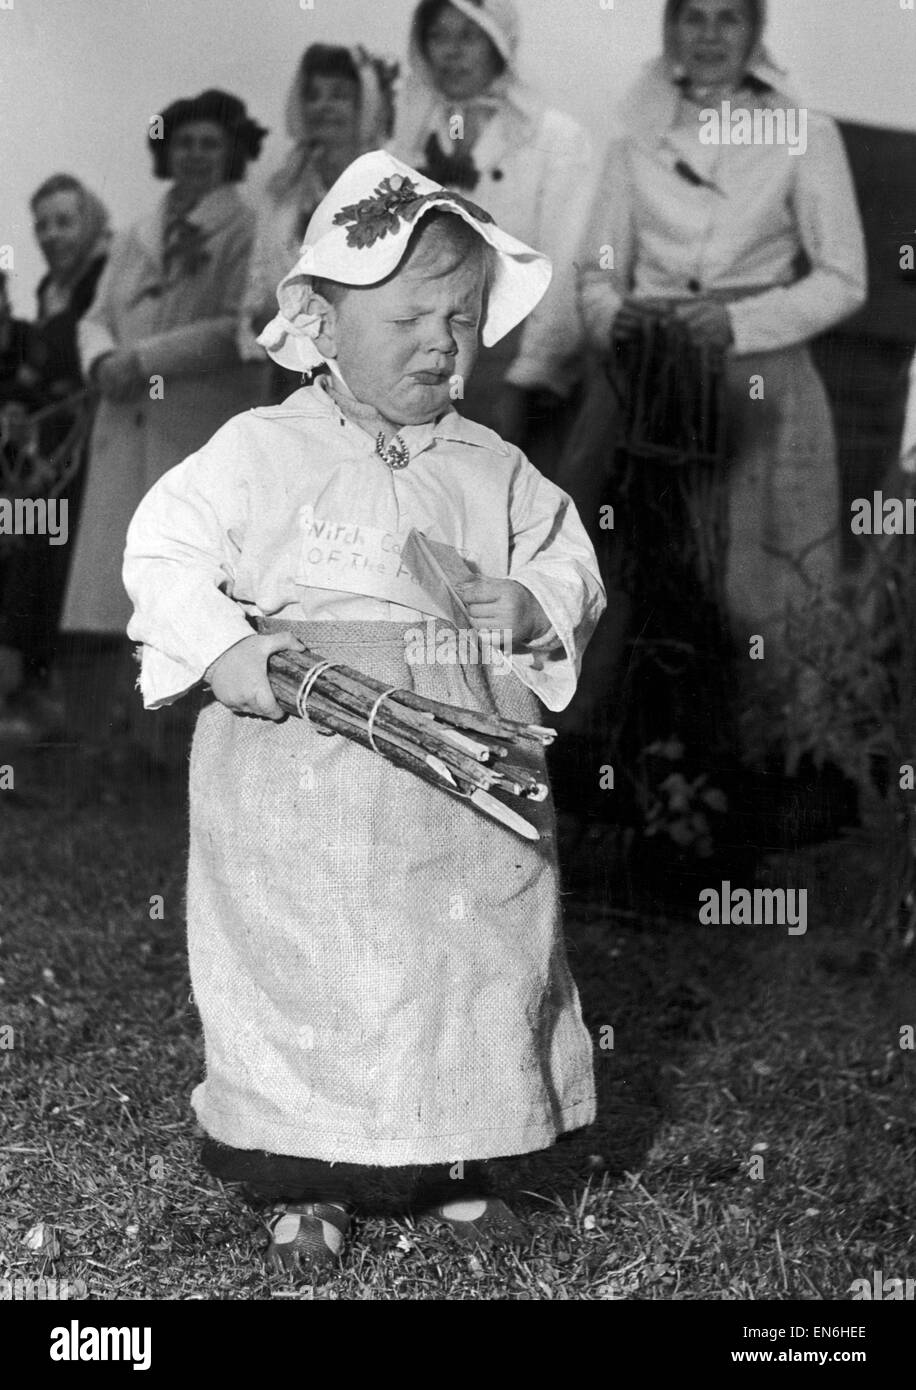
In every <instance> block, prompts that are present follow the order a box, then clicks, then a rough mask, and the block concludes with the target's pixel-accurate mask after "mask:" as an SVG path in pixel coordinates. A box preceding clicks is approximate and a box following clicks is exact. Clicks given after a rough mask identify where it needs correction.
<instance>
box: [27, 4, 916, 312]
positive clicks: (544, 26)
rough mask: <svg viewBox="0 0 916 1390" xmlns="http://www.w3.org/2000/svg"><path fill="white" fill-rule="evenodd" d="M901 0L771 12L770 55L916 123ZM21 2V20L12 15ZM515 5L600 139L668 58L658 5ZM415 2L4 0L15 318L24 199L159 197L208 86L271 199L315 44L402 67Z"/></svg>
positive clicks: (536, 59)
mask: <svg viewBox="0 0 916 1390" xmlns="http://www.w3.org/2000/svg"><path fill="white" fill-rule="evenodd" d="M901 3H902V0H771V6H770V10H771V21H770V28H769V39H770V43H771V47H772V49H773V50H774V52H775V54H776V55H777V57H778V58H779V60H780V61H781V62H782V63H783V65H784V66H786V67H788V68H789V69H790V71H791V74H792V76H793V78H794V83H795V87H796V89H797V90H798V91H800V92H801V93H802V95H803V97H804V99H805V100H806V101H807V102H809V103H810V104H811V105H812V106H816V107H820V108H822V109H824V110H826V111H829V112H830V113H831V114H833V115H836V116H845V117H848V118H851V119H855V120H860V121H865V122H868V123H872V124H876V125H892V126H898V127H904V128H909V129H916V12H914V11H912V10H904V9H902V8H901ZM10 4H12V8H11V9H10V8H8V6H9V5H10ZM605 4H607V0H520V10H521V14H522V24H523V49H522V68H523V71H524V73H525V75H526V76H527V77H528V78H529V80H530V81H531V82H533V83H535V84H536V85H537V86H538V87H539V88H540V90H541V91H542V92H543V93H544V94H545V95H546V96H547V97H548V98H549V99H550V100H551V101H552V103H553V104H554V105H557V106H559V107H561V108H563V109H565V110H567V111H570V112H571V113H572V114H573V115H575V116H577V117H578V118H579V119H580V120H582V121H583V122H584V123H585V124H586V125H587V126H588V127H589V129H590V130H592V131H593V133H594V134H595V136H596V138H597V140H598V141H599V142H600V143H604V141H605V140H606V138H607V137H608V136H609V135H610V134H611V133H612V131H613V109H614V106H615V104H616V102H617V100H618V99H619V97H620V95H621V94H622V92H623V90H624V88H625V87H626V86H627V85H628V84H629V83H630V82H631V81H632V80H633V78H634V77H635V76H636V74H637V72H638V69H639V67H640V65H641V64H642V63H643V62H645V61H646V60H647V59H649V58H651V57H652V56H653V55H654V54H655V53H656V52H657V50H658V46H659V34H660V16H661V11H662V8H663V0H613V7H612V8H604V5H605ZM413 9H414V0H313V7H312V8H311V9H308V8H303V7H302V6H301V5H300V0H0V178H2V195H3V196H2V204H0V245H10V246H12V247H13V253H14V273H13V275H12V276H11V288H12V294H13V301H14V305H15V307H16V309H17V312H19V313H21V314H23V315H28V316H31V314H32V312H33V296H34V288H35V284H36V283H37V280H38V277H39V275H40V273H41V269H42V263H41V260H40V257H39V254H38V252H37V249H36V248H35V246H34V244H33V241H32V234H31V221H30V216H29V211H28V198H29V195H30V194H31V193H32V192H33V191H34V189H35V187H36V186H37V185H38V184H39V183H40V182H41V180H42V179H44V178H45V177H47V176H48V175H49V174H51V173H54V172H58V171H68V172H72V173H74V174H76V175H78V176H79V177H80V178H82V179H84V180H85V181H86V182H87V183H88V184H89V185H90V187H92V188H94V189H95V190H96V192H98V193H99V194H101V196H102V197H103V198H104V199H105V201H106V202H107V203H108V206H109V207H110V209H111V212H112V215H113V219H114V223H115V225H116V226H123V225H125V224H126V223H127V222H129V221H131V220H133V219H134V218H135V217H137V216H139V215H140V214H141V213H143V212H145V211H147V210H148V209H149V208H150V207H151V206H152V204H153V203H154V201H155V200H156V198H157V197H158V196H159V195H160V193H161V191H162V185H161V184H156V183H155V182H154V180H153V179H152V177H151V173H150V160H149V156H148V153H147V149H146V143H145V141H146V131H147V128H148V122H149V119H150V116H151V115H153V114H154V113H156V112H157V111H160V110H161V109H162V107H163V106H165V105H167V104H168V103H169V102H170V101H171V100H173V99H175V98H176V97H179V96H186V95H193V94H194V93H196V92H198V91H200V90H201V89H203V88H204V87H209V86H218V87H225V88H228V89H229V90H230V91H233V92H236V93H237V94H238V95H239V96H242V97H243V98H244V99H245V100H246V101H247V102H248V104H249V107H250V109H251V111H252V113H253V114H254V115H255V116H256V117H257V118H258V119H259V120H260V121H261V122H262V123H263V124H265V125H268V126H269V127H270V128H271V131H272V134H271V136H270V138H269V140H268V142H267V143H266V144H265V148H264V153H263V155H262V158H261V161H260V163H259V165H258V166H256V172H255V171H254V170H253V171H252V176H251V177H250V179H249V182H248V184H247V186H246V187H247V189H248V191H249V193H250V195H251V196H252V197H253V198H254V199H256V198H257V194H258V190H259V187H260V186H261V185H262V183H263V180H264V178H265V176H266V174H267V173H269V171H270V168H271V167H273V166H275V164H276V163H277V162H278V160H279V157H280V154H281V152H282V150H283V147H284V143H285V138H284V134H283V122H282V110H283V105H284V101H285V96H286V91H287V88H288V85H289V83H290V81H291V79H292V74H293V72H294V70H295V67H296V64H297V62H298V59H299V56H300V54H301V52H302V50H303V49H304V48H305V47H306V45H307V44H309V43H311V42H315V41H330V42H335V41H342V42H350V41H355V40H359V41H362V42H363V43H365V44H366V45H367V46H368V47H370V48H372V49H375V50H378V51H381V52H386V53H389V54H391V55H392V56H401V57H403V53H404V50H405V48H406V39H407V30H408V23H409V18H410V15H411V14H412V12H413Z"/></svg>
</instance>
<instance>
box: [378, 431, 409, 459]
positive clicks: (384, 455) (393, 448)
mask: <svg viewBox="0 0 916 1390" xmlns="http://www.w3.org/2000/svg"><path fill="white" fill-rule="evenodd" d="M375 452H376V453H377V454H378V456H379V458H380V459H383V460H384V462H385V463H387V465H388V467H389V468H406V467H407V465H408V463H410V450H409V449H408V447H407V445H406V444H405V443H404V441H403V439H402V438H401V436H400V435H399V434H396V435H395V436H394V438H393V439H392V441H391V443H390V444H387V445H386V443H385V436H384V434H383V433H382V431H381V430H379V432H378V436H377V438H376V441H375Z"/></svg>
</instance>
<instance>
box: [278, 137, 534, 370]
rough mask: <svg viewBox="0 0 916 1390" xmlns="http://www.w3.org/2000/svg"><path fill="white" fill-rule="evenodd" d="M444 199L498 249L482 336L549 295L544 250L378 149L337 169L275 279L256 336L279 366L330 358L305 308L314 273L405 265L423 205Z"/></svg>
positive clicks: (365, 281) (354, 278) (351, 281)
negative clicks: (271, 301) (275, 307)
mask: <svg viewBox="0 0 916 1390" xmlns="http://www.w3.org/2000/svg"><path fill="white" fill-rule="evenodd" d="M436 208H442V209H445V210H446V211H448V212H452V213H454V214H455V215H456V216H457V217H460V218H462V220H463V221H465V222H466V223H467V224H468V226H470V227H473V229H474V231H475V232H477V234H478V236H480V237H481V238H482V239H483V240H484V241H485V242H486V243H487V245H488V246H491V247H492V248H493V250H494V252H495V253H496V254H495V256H494V258H493V259H494V269H493V273H492V277H491V281H490V285H489V290H488V295H487V303H486V310H485V315H484V318H483V321H482V323H481V338H482V341H483V344H484V346H485V347H491V346H492V344H493V343H498V342H499V340H500V338H504V337H505V336H506V334H507V333H509V332H511V330H512V329H513V328H515V326H516V325H517V324H519V323H521V321H522V319H524V318H526V317H527V316H528V314H530V313H531V310H532V309H533V308H534V307H535V305H536V304H537V303H538V302H539V300H540V299H541V298H542V297H543V295H544V292H545V291H546V289H547V286H548V285H549V284H550V277H551V274H552V270H551V265H550V261H549V260H548V258H547V257H546V256H544V255H542V254H541V252H539V251H535V250H533V249H532V248H531V247H530V246H526V245H525V244H524V242H521V241H517V240H516V239H515V237H512V236H509V234H508V233H507V232H504V231H501V230H500V228H499V227H497V225H496V223H495V222H494V221H493V219H492V217H491V216H490V214H489V213H488V212H485V211H484V209H483V208H480V207H478V206H477V205H476V204H475V203H471V202H468V200H467V199H466V198H463V197H462V196H461V195H460V194H458V193H452V192H450V191H449V190H448V189H447V188H443V187H442V185H441V184H438V183H434V182H433V180H432V179H427V178H424V176H423V175H422V174H418V173H417V171H416V170H415V169H411V168H410V166H409V165H407V164H402V163H401V161H400V160H398V159H395V158H394V157H393V156H392V155H390V154H387V153H385V151H384V150H372V151H371V152H370V153H369V154H364V155H361V156H360V158H359V159H356V160H354V161H353V163H352V164H351V165H349V167H348V168H347V169H345V170H344V172H343V173H342V174H341V176H340V178H339V179H338V180H337V182H336V183H335V184H334V186H333V188H332V189H331V190H330V192H329V193H328V194H327V196H326V197H325V198H324V199H322V201H321V202H320V203H319V204H318V207H317V208H316V209H315V212H314V215H313V216H312V220H311V222H310V223H309V225H308V231H307V232H306V234H305V240H304V241H303V243H302V247H301V249H300V255H299V259H298V261H297V262H296V264H295V265H294V266H293V268H292V270H291V271H290V272H289V274H288V275H286V276H284V278H283V279H282V280H281V281H280V284H279V286H278V287H277V302H278V303H279V306H280V312H279V313H278V314H277V315H276V317H275V318H273V319H271V321H270V323H269V324H268V325H267V327H266V328H265V329H264V331H263V333H262V334H261V335H260V337H259V338H258V342H259V343H260V344H261V346H262V347H263V348H266V349H267V352H268V354H269V355H270V356H271V357H272V358H273V360H274V361H275V362H278V363H279V364H280V366H281V367H288V368H289V369H290V370H291V371H294V372H310V371H313V370H314V369H315V367H317V366H319V365H320V364H321V363H322V362H324V361H326V358H325V357H324V356H323V354H322V353H321V351H320V350H319V348H318V345H317V343H316V342H315V339H316V338H317V337H318V335H319V333H320V332H321V318H320V316H319V315H317V314H310V313H309V312H308V308H307V305H308V300H309V296H310V293H311V288H312V282H313V281H314V280H316V279H317V280H335V281H337V282H338V283H339V284H343V285H376V284H378V283H379V281H381V280H385V279H386V278H387V277H388V276H389V275H390V274H391V273H392V272H393V271H394V270H396V269H397V267H398V266H399V265H400V263H401V261H402V260H403V258H404V254H405V252H406V250H407V244H408V242H409V241H410V237H411V233H412V232H413V230H414V228H415V227H416V226H417V225H418V223H419V222H420V219H421V218H422V217H424V216H425V215H426V214H427V213H430V212H433V211H434V210H435V209H436Z"/></svg>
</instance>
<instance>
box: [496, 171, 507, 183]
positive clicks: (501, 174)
mask: <svg viewBox="0 0 916 1390" xmlns="http://www.w3.org/2000/svg"><path fill="white" fill-rule="evenodd" d="M504 177H505V176H504V174H503V171H502V169H494V170H493V182H494V183H499V181H500V179H502V178H504Z"/></svg>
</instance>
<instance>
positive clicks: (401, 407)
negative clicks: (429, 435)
mask: <svg viewBox="0 0 916 1390" xmlns="http://www.w3.org/2000/svg"><path fill="white" fill-rule="evenodd" d="M425 220H426V221H428V223H429V225H428V226H423V224H421V227H420V230H419V233H418V236H417V239H416V241H415V243H414V245H413V246H412V248H411V250H410V251H409V252H408V255H407V256H406V257H405V258H404V260H403V261H402V262H401V265H400V266H399V267H398V269H397V271H396V272H395V273H394V275H392V276H391V277H390V278H389V279H388V280H386V281H383V282H382V283H381V284H379V285H369V286H366V287H359V288H347V289H339V290H338V292H337V293H336V294H335V296H334V302H333V303H332V305H331V311H330V313H329V314H328V315H327V316H326V320H325V331H324V333H323V334H322V337H321V338H319V346H321V348H322V350H323V351H325V353H326V355H327V356H329V357H334V358H336V360H337V365H338V367H339V368H340V371H341V374H342V375H343V378H344V380H345V381H346V383H347V386H348V387H349V389H350V391H351V392H352V393H353V395H354V396H355V397H356V398H357V400H359V401H362V402H364V403H365V404H367V405H372V406H374V407H375V409H376V410H377V411H378V412H379V414H380V415H381V416H383V417H384V419H386V420H388V421H390V422H391V423H393V424H396V425H419V424H423V423H425V422H426V421H430V420H435V419H437V418H438V417H439V416H440V415H442V414H443V413H444V412H445V411H447V410H448V409H450V408H451V404H452V401H453V400H455V399H456V398H457V397H459V396H460V395H461V394H462V392H461V390H460V389H459V388H460V386H461V384H462V382H463V380H464V379H466V378H467V377H468V375H469V374H470V371H471V368H472V367H473V365H474V360H475V358H476V356H477V346H478V329H479V325H480V321H481V318H482V315H483V309H484V297H485V293H486V282H487V261H486V253H485V246H484V243H483V242H482V241H481V240H480V238H479V237H478V236H477V234H476V233H475V232H473V231H470V229H468V235H462V234H461V233H460V232H459V233H458V234H457V235H456V233H455V229H454V227H452V228H450V227H449V225H448V224H449V223H455V222H456V221H457V222H458V227H459V228H461V227H464V226H466V224H463V223H461V222H460V221H459V220H458V219H455V218H453V217H448V218H442V219H432V218H430V219H425ZM329 349H330V350H329Z"/></svg>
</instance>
